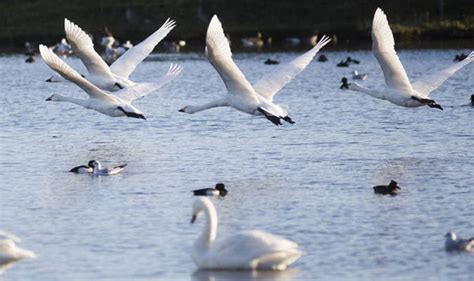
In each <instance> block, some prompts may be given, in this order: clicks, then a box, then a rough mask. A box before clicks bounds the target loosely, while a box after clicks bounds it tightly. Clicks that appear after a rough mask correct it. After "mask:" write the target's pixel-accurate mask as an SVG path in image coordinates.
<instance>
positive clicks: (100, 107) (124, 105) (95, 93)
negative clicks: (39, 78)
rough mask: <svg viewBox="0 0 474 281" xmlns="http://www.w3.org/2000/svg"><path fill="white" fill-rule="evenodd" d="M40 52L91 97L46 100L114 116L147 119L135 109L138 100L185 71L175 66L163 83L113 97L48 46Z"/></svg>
mask: <svg viewBox="0 0 474 281" xmlns="http://www.w3.org/2000/svg"><path fill="white" fill-rule="evenodd" d="M39 49H40V54H41V57H42V58H43V60H44V61H45V63H46V64H47V65H48V66H49V67H50V68H51V69H53V70H55V71H56V72H58V73H59V74H60V75H61V76H62V77H64V78H65V79H67V80H69V81H71V82H73V83H75V84H76V85H78V86H79V87H80V88H81V89H83V90H84V91H85V92H86V93H87V94H88V95H89V98H88V99H76V98H70V97H65V96H61V95H52V96H51V97H49V98H48V99H46V100H47V101H57V102H70V103H74V104H77V105H80V106H82V107H85V108H87V109H92V110H95V111H97V112H100V113H102V114H105V115H109V116H112V117H121V116H127V117H133V118H140V119H145V117H144V116H143V113H142V112H141V111H140V110H139V109H138V108H136V107H134V106H133V105H132V102H133V101H134V100H135V99H137V98H140V97H143V96H145V95H148V94H149V93H151V92H153V91H155V90H158V89H159V88H161V87H162V86H163V85H165V84H167V83H168V82H170V81H171V80H173V79H174V78H175V77H176V76H177V75H179V73H180V72H181V67H180V66H178V65H171V66H170V69H169V70H168V73H167V74H166V75H165V76H163V77H162V78H161V79H160V80H159V81H157V82H155V83H140V84H136V85H135V86H133V87H131V88H127V89H123V90H120V91H118V92H117V93H116V94H115V95H111V94H109V93H107V92H106V91H104V90H101V89H99V88H98V87H97V86H95V85H94V84H92V83H91V82H89V81H88V80H87V79H85V78H84V77H82V76H81V75H80V74H79V73H77V72H76V71H75V70H74V69H72V68H71V67H70V66H69V65H67V64H66V63H65V62H64V61H62V60H61V59H60V58H59V57H58V56H57V55H56V54H54V53H53V52H52V51H51V50H49V49H48V48H47V47H46V46H44V45H40V46H39Z"/></svg>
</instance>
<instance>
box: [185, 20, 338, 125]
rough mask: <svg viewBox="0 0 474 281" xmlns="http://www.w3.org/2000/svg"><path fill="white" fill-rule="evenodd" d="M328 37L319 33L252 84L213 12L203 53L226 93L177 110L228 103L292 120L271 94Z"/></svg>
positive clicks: (278, 119)
mask: <svg viewBox="0 0 474 281" xmlns="http://www.w3.org/2000/svg"><path fill="white" fill-rule="evenodd" d="M329 41H330V39H329V38H327V37H325V36H323V38H322V39H321V41H320V42H319V43H318V44H317V45H316V46H315V47H314V48H312V49H311V50H309V51H308V52H306V53H305V54H303V55H301V56H299V57H297V58H296V59H294V60H293V61H291V62H290V63H288V64H286V65H281V66H279V67H277V68H275V70H274V71H273V72H271V73H270V74H268V75H266V76H265V77H264V78H263V79H261V80H260V81H258V82H257V83H256V84H254V85H253V86H252V85H251V84H250V82H249V81H248V80H247V79H246V78H245V76H244V74H243V73H242V72H241V71H240V69H239V67H238V66H237V65H236V64H235V63H234V61H233V60H232V53H231V51H230V46H229V42H228V41H227V38H226V37H225V35H224V30H223V29H222V25H221V23H220V21H219V19H218V18H217V16H216V15H214V16H213V17H212V19H211V22H210V23H209V27H208V29H207V38H206V53H207V57H208V59H209V62H210V63H211V64H212V66H214V68H215V69H216V71H217V72H218V73H219V75H220V76H221V78H222V80H223V81H224V84H225V86H226V88H227V95H226V96H225V97H223V98H221V99H218V100H215V101H212V102H210V103H208V104H205V105H202V106H186V107H184V108H182V109H180V110H179V111H180V112H185V113H190V114H191V113H195V112H198V111H202V110H206V109H209V108H213V107H218V106H231V107H233V108H235V109H237V110H240V111H242V112H245V113H248V114H251V115H264V116H265V117H266V118H267V119H268V120H270V121H271V122H272V123H273V124H275V125H281V119H283V120H285V121H286V122H289V123H294V122H293V120H291V118H290V117H289V116H288V107H287V106H286V105H277V104H274V103H273V96H274V95H275V94H276V93H277V92H278V91H279V90H280V89H281V88H283V87H284V86H285V85H286V84H287V83H288V82H290V81H291V80H292V79H293V78H294V77H295V76H296V75H297V74H298V73H300V72H301V71H302V70H303V69H305V67H306V66H307V65H308V64H309V62H310V61H311V60H312V59H313V57H314V56H315V55H316V53H317V52H318V51H319V49H321V48H322V47H323V46H324V45H326V44H327V43H329Z"/></svg>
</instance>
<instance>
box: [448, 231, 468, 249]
mask: <svg viewBox="0 0 474 281" xmlns="http://www.w3.org/2000/svg"><path fill="white" fill-rule="evenodd" d="M444 237H446V242H445V244H444V246H445V248H446V251H466V252H471V251H472V247H473V246H474V237H472V238H470V239H462V238H457V237H456V233H454V232H448V233H446V235H444Z"/></svg>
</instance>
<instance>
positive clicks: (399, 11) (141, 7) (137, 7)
mask: <svg viewBox="0 0 474 281" xmlns="http://www.w3.org/2000/svg"><path fill="white" fill-rule="evenodd" d="M441 4H443V5H441ZM377 6H380V7H381V8H382V9H384V11H385V12H386V13H387V15H388V18H389V21H390V23H391V25H392V28H393V31H394V33H395V36H396V37H397V40H401V41H417V40H421V39H423V40H447V39H450V40H451V39H463V40H464V41H466V42H469V44H470V45H472V42H473V41H474V5H472V0H417V1H408V0H405V1H375V0H372V1H370V0H360V1H349V0H347V1H338V0H332V1H330V0H318V1H315V0H294V1H288V0H239V1H235V0H160V1H150V0H146V1H145V0H134V1H131V0H128V1H123V0H116V1H113V0H95V1H93V0H70V1H63V0H4V1H1V2H0V23H1V24H0V46H3V47H4V48H20V47H22V46H23V43H24V42H25V41H32V42H44V43H48V44H53V43H55V42H58V41H59V40H60V39H61V38H62V37H64V31H63V20H64V17H68V18H69V19H71V20H72V21H74V22H76V23H77V24H79V25H80V26H81V27H83V28H84V29H85V30H87V31H89V32H91V33H92V34H100V33H103V32H104V27H105V26H108V27H109V29H110V31H111V32H113V33H114V35H115V36H116V37H118V38H122V39H130V40H132V41H135V42H136V41H137V40H140V39H142V38H143V37H145V36H146V35H148V34H150V33H151V32H152V31H154V30H156V28H157V27H159V26H160V25H161V24H162V23H163V22H164V20H165V19H166V18H167V17H172V18H174V19H176V21H177V23H178V26H177V28H176V29H175V30H174V31H173V32H172V34H170V37H171V38H172V39H178V38H179V39H185V40H186V41H187V42H188V43H190V44H191V45H198V46H202V45H203V44H204V40H203V36H204V34H205V30H206V27H207V21H208V20H209V18H210V16H212V14H214V13H215V14H218V15H219V17H220V18H221V20H222V22H223V24H224V27H225V30H226V31H227V32H229V33H230V34H231V36H232V38H237V37H239V36H254V35H255V34H256V32H257V31H261V32H262V33H263V34H264V36H272V37H273V39H274V42H281V39H282V38H285V37H288V36H305V35H309V34H310V33H312V32H324V33H326V34H337V35H338V38H339V43H340V44H342V45H351V44H352V45H354V44H357V41H366V40H367V39H368V38H370V32H369V31H370V26H371V21H372V16H373V13H374V11H375V9H376V7H377Z"/></svg>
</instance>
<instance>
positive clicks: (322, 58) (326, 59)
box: [318, 54, 328, 62]
mask: <svg viewBox="0 0 474 281" xmlns="http://www.w3.org/2000/svg"><path fill="white" fill-rule="evenodd" d="M318 61H319V62H327V61H328V57H326V56H325V55H324V54H321V55H319V57H318Z"/></svg>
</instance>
